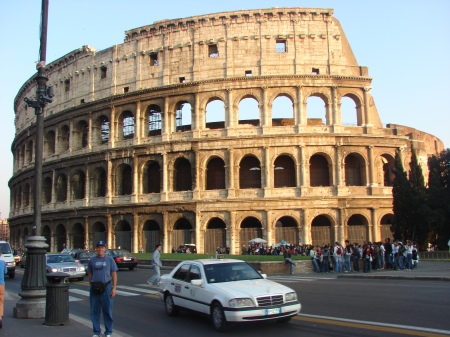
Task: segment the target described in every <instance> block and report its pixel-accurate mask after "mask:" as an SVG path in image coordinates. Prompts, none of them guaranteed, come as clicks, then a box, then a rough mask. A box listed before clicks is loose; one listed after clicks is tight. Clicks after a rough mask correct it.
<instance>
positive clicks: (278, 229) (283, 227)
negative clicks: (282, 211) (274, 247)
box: [275, 216, 299, 245]
mask: <svg viewBox="0 0 450 337" xmlns="http://www.w3.org/2000/svg"><path fill="white" fill-rule="evenodd" d="M298 234H299V233H298V222H297V220H296V219H294V218H293V217H291V216H282V217H280V218H279V219H278V220H277V222H276V223H275V241H276V242H277V243H281V241H283V240H284V241H286V242H287V243H290V244H293V245H296V244H298V243H299V242H298Z"/></svg>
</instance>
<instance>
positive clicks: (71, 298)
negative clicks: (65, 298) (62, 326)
mask: <svg viewBox="0 0 450 337" xmlns="http://www.w3.org/2000/svg"><path fill="white" fill-rule="evenodd" d="M82 300H83V299H81V298H78V297H73V296H69V302H76V301H82Z"/></svg>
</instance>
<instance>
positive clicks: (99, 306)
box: [89, 283, 114, 335]
mask: <svg viewBox="0 0 450 337" xmlns="http://www.w3.org/2000/svg"><path fill="white" fill-rule="evenodd" d="M111 289H112V284H111V283H109V284H108V285H107V286H106V289H105V291H104V292H103V294H101V295H96V294H94V293H93V291H92V287H91V289H90V293H89V299H90V303H91V321H92V331H93V332H94V335H100V334H101V332H102V330H101V328H100V314H101V312H103V322H104V323H105V335H108V334H109V335H111V334H112V332H113V331H112V329H113V317H112V311H113V303H114V298H113V297H111V296H110V294H111Z"/></svg>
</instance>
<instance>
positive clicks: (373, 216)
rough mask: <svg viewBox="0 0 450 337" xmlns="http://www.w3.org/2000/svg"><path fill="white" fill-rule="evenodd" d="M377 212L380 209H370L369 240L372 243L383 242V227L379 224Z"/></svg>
mask: <svg viewBox="0 0 450 337" xmlns="http://www.w3.org/2000/svg"><path fill="white" fill-rule="evenodd" d="M377 211H378V207H372V208H370V222H371V223H370V224H369V229H368V230H369V240H370V241H371V242H380V241H381V233H380V232H381V227H380V224H378V223H377Z"/></svg>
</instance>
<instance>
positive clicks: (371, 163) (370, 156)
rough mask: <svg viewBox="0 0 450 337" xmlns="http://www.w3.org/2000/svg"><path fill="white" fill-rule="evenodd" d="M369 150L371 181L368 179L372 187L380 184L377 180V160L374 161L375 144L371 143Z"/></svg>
mask: <svg viewBox="0 0 450 337" xmlns="http://www.w3.org/2000/svg"><path fill="white" fill-rule="evenodd" d="M367 150H368V157H369V162H368V169H369V181H368V185H369V186H371V187H374V186H377V185H378V184H377V183H376V182H375V181H376V179H375V161H374V157H373V146H372V145H370V146H368V147H367Z"/></svg>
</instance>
